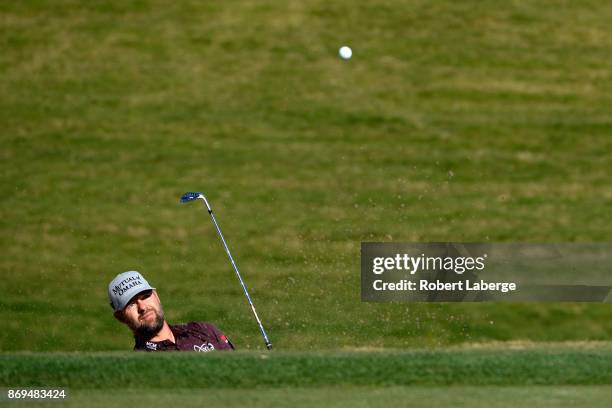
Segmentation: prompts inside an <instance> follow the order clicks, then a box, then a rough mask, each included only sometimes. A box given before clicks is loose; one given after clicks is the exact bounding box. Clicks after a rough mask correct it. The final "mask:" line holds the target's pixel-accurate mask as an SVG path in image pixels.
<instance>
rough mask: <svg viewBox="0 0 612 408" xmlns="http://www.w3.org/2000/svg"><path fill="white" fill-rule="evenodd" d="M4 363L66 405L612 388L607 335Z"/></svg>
mask: <svg viewBox="0 0 612 408" xmlns="http://www.w3.org/2000/svg"><path fill="white" fill-rule="evenodd" d="M0 363H1V367H2V369H1V370H0V384H2V385H3V386H9V387H12V388H19V387H42V386H47V387H49V386H55V387H60V386H61V387H64V388H67V390H68V396H69V397H68V400H66V401H65V402H64V403H63V404H62V406H87V407H97V406H103V405H104V404H107V405H105V406H109V405H110V406H120V405H125V404H130V405H136V406H153V407H157V406H160V407H161V406H167V404H172V405H174V404H177V403H179V404H181V405H188V406H197V405H198V404H224V405H228V406H245V405H247V406H317V405H326V406H340V407H341V406H381V405H383V404H401V405H402V406H431V407H443V406H448V404H449V403H452V404H453V405H458V406H483V407H484V406H495V407H505V406H516V404H519V403H525V404H528V405H529V406H536V407H540V406H541V407H552V406H555V407H556V406H568V407H569V406H591V407H592V406H602V407H603V406H606V404H607V403H609V399H610V397H611V396H612V385H611V384H612V349H611V348H610V345H609V344H600V345H599V346H597V347H592V346H591V347H587V348H586V349H585V347H584V345H582V347H576V346H573V347H568V346H562V347H559V346H550V345H549V346H547V347H542V346H539V347H533V346H532V347H524V348H523V349H514V350H512V349H505V350H504V349H502V348H499V347H489V348H481V349H453V350H446V351H435V352H432V351H393V352H380V351H379V352H372V351H369V352H343V353H338V352H333V353H332V352H324V353H321V352H319V353H286V352H278V353H268V352H239V353H214V354H209V355H201V354H178V355H177V354H156V355H151V354H147V355H144V354H140V353H11V354H6V353H5V354H3V355H1V356H0ZM4 402H6V400H4ZM19 404H23V402H20V403H19ZM513 404H514V405H513ZM15 405H17V403H15ZM19 406H20V405H19Z"/></svg>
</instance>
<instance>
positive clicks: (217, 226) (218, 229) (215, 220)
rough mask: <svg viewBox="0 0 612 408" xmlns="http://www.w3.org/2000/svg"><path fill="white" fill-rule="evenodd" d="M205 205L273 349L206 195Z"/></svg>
mask: <svg viewBox="0 0 612 408" xmlns="http://www.w3.org/2000/svg"><path fill="white" fill-rule="evenodd" d="M204 206H205V207H206V209H207V211H208V213H209V214H210V218H212V221H213V224H215V228H216V229H217V233H218V234H219V237H220V238H221V242H222V243H223V247H224V248H225V252H226V253H227V256H228V257H229V259H230V262H231V263H232V266H233V267H234V272H236V276H237V277H238V280H239V281H240V286H242V290H243V291H244V294H245V296H246V298H247V300H248V302H249V305H250V306H251V310H252V311H253V314H254V315H255V320H257V325H258V326H259V331H261V335H262V336H263V338H264V342H265V343H266V348H267V349H268V350H271V349H272V343H271V342H270V340H269V339H268V335H267V334H266V330H265V329H264V327H263V324H262V323H261V320H260V319H259V316H258V315H257V311H256V310H255V305H254V304H253V301H252V300H251V296H250V295H249V291H248V290H247V287H246V285H245V283H244V281H243V280H242V276H241V275H240V271H239V270H238V266H237V265H236V262H235V261H234V257H233V256H232V253H231V252H230V250H229V247H228V246H227V243H226V242H225V238H224V237H223V233H222V232H221V228H220V227H219V224H218V223H217V219H216V218H215V215H214V214H213V212H212V209H211V208H210V205H209V204H208V200H206V198H205V197H204Z"/></svg>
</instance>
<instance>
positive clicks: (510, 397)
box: [6, 385, 612, 408]
mask: <svg viewBox="0 0 612 408" xmlns="http://www.w3.org/2000/svg"><path fill="white" fill-rule="evenodd" d="M610 395H612V388H611V387H610V386H592V385H591V386H563V387H559V386H526V387H518V386H509V387H499V386H480V387H471V386H453V387H423V386H421V387H419V386H417V387H397V386H396V387H387V388H373V387H359V388H357V387H321V388H285V389H283V388H280V389H279V388H263V389H261V388H258V389H247V390H236V389H235V390H227V389H224V390H215V389H212V390H211V389H206V390H201V389H179V390H146V392H142V391H141V390H137V391H134V390H120V391H119V392H110V391H100V390H79V391H75V392H72V393H70V396H69V398H68V399H67V400H66V401H63V402H62V407H107V406H109V405H110V406H120V405H125V404H129V405H130V406H143V407H145V406H146V407H166V406H168V404H178V405H181V406H203V405H206V404H208V405H219V406H220V405H223V406H226V407H244V406H250V407H271V406H275V407H312V406H321V405H324V406H333V407H372V406H381V405H386V404H401V405H402V406H405V407H423V406H427V407H432V408H434V407H447V406H449V405H451V404H452V405H453V406H457V407H515V406H517V404H525V405H528V406H530V407H536V408H540V407H568V408H569V407H572V408H573V407H607V406H608V404H609V400H610ZM39 404H40V403H32V404H31V406H39ZM6 405H7V406H12V405H14V406H17V407H24V406H29V405H28V404H27V403H23V402H17V403H14V404H12V403H7V404H6Z"/></svg>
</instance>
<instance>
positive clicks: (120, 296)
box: [108, 271, 155, 311]
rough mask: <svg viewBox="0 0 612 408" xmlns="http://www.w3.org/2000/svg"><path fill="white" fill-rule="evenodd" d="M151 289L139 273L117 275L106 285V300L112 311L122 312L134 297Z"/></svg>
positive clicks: (131, 272) (128, 272)
mask: <svg viewBox="0 0 612 408" xmlns="http://www.w3.org/2000/svg"><path fill="white" fill-rule="evenodd" d="M153 289H155V288H153V287H151V285H149V282H147V280H146V279H145V278H143V277H142V275H141V274H140V272H137V271H127V272H123V273H120V274H119V275H117V276H116V277H115V279H113V280H112V281H111V283H109V284H108V300H109V302H110V305H111V307H112V308H113V310H115V311H117V310H123V309H124V308H125V306H127V304H128V302H129V301H130V300H131V299H132V298H133V297H134V296H136V295H137V294H139V293H140V292H144V291H145V290H153Z"/></svg>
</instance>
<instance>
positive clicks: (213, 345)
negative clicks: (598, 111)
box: [134, 322, 234, 352]
mask: <svg viewBox="0 0 612 408" xmlns="http://www.w3.org/2000/svg"><path fill="white" fill-rule="evenodd" d="M170 330H172V333H173V334H174V339H175V340H176V343H173V342H171V341H170V340H163V341H150V340H144V339H139V338H138V337H134V339H135V340H136V344H135V345H134V350H135V351H198V352H208V351H215V350H230V351H231V350H234V345H233V344H232V343H231V342H230V341H229V339H228V338H227V336H226V335H225V334H223V332H222V331H221V330H219V329H217V328H216V327H215V326H214V325H212V324H210V323H205V322H189V323H187V324H175V325H170Z"/></svg>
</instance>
